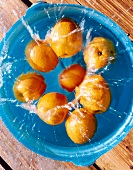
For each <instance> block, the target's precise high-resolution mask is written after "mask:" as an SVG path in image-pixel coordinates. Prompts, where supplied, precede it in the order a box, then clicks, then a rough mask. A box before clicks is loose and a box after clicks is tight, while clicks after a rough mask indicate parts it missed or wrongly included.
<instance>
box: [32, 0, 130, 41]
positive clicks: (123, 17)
mask: <svg viewBox="0 0 133 170" xmlns="http://www.w3.org/2000/svg"><path fill="white" fill-rule="evenodd" d="M31 2H33V3H35V2H37V0H31ZM45 2H48V3H51V2H52V3H71V4H81V5H84V6H87V7H90V8H93V9H95V10H98V11H100V12H102V13H103V14H105V15H107V16H108V17H109V18H111V19H112V20H114V21H115V22H116V23H117V24H118V25H119V26H120V27H121V28H122V29H123V30H124V31H125V32H126V34H128V35H129V38H130V39H131V41H133V31H132V30H133V1H132V0H120V1H118V0H111V1H110V0H45Z"/></svg>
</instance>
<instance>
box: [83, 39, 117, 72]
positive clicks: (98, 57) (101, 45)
mask: <svg viewBox="0 0 133 170" xmlns="http://www.w3.org/2000/svg"><path fill="white" fill-rule="evenodd" d="M115 53H116V52H115V47H114V45H113V42H112V41H110V40H108V39H105V38H103V37H96V38H94V39H93V40H92V41H91V42H90V43H89V44H87V46H86V48H85V50H84V61H85V63H86V64H87V68H88V70H90V71H93V72H94V71H95V70H98V69H100V68H102V67H104V66H106V65H107V64H108V63H112V62H113V61H114V60H115V58H116V55H115Z"/></svg>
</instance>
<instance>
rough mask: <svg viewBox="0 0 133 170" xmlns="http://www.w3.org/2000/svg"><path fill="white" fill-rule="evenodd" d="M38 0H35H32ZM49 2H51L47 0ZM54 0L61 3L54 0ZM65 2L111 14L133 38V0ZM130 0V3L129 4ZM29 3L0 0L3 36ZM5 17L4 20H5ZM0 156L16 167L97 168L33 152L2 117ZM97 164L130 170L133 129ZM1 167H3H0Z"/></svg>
mask: <svg viewBox="0 0 133 170" xmlns="http://www.w3.org/2000/svg"><path fill="white" fill-rule="evenodd" d="M33 1H34V2H36V0H32V2H33ZM47 2H50V1H49V0H47ZM53 2H54V3H59V2H62V1H61V0H60V1H57V0H54V1H53ZM63 2H64V3H73V4H74V3H75V4H77V3H78V4H82V5H85V6H88V7H92V8H94V9H97V10H99V11H101V12H102V13H104V14H107V15H108V16H109V17H112V14H114V15H113V19H114V21H117V23H118V24H120V25H121V27H122V28H123V29H124V30H125V31H126V32H127V33H130V38H131V39H133V31H132V28H133V25H132V24H133V21H132V19H133V17H132V16H133V15H132V14H133V3H132V0H127V1H126V0H121V1H117V0H114V1H111V2H110V0H107V1H106V0H103V1H102V0H101V1H100V0H82V1H81V0H77V1H76V0H64V1H63ZM126 2H127V3H126ZM26 9H27V6H26V5H24V3H22V2H21V1H20V0H14V1H12V0H3V1H0V19H1V18H2V20H0V39H2V37H4V35H5V33H6V31H7V30H8V29H9V28H10V27H11V26H12V25H13V24H14V23H15V22H16V21H17V20H18V19H19V18H20V17H21V16H22V15H24V14H25V11H26ZM3 18H4V19H3ZM0 155H1V156H2V158H3V159H4V160H5V161H6V162H7V163H8V164H9V165H10V166H11V167H12V169H13V170H29V169H31V170H96V168H95V167H94V166H90V167H77V166H75V165H73V164H72V163H63V162H59V161H54V160H51V159H46V158H44V157H42V156H40V155H37V154H35V153H33V152H32V151H30V150H28V149H27V148H25V147H24V146H23V145H22V144H20V143H19V142H18V141H17V140H16V139H15V138H14V137H13V136H12V135H11V134H10V132H9V131H8V130H7V128H6V127H5V125H4V124H3V122H2V121H1V120H0ZM96 164H97V165H98V166H99V167H100V168H101V169H102V170H118V169H120V170H131V169H133V129H132V130H131V131H130V133H129V134H128V135H127V137H126V138H125V139H124V140H123V141H122V142H121V143H120V144H119V145H117V146H116V147H115V148H114V149H112V150H111V151H109V152H108V153H106V154H104V155H103V156H101V157H100V158H99V159H98V160H97V161H96ZM0 168H1V169H2V167H0Z"/></svg>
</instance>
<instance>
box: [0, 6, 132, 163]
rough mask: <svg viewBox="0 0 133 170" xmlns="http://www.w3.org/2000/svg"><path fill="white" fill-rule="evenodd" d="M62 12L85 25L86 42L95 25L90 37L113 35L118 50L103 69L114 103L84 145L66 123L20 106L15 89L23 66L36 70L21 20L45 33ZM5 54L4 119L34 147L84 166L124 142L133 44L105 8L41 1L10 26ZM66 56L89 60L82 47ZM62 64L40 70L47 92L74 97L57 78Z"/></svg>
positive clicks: (0, 92)
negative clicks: (69, 132)
mask: <svg viewBox="0 0 133 170" xmlns="http://www.w3.org/2000/svg"><path fill="white" fill-rule="evenodd" d="M62 17H68V18H72V19H73V20H75V21H76V22H77V23H79V24H80V26H81V27H82V28H83V38H84V43H85V42H86V35H87V33H88V31H89V30H91V34H90V35H91V39H92V38H93V37H96V36H103V37H105V38H109V39H110V40H112V41H113V43H114V45H115V47H116V51H117V59H116V62H115V63H114V64H112V65H110V66H109V67H108V69H104V71H103V73H102V76H103V77H104V78H105V79H106V81H107V82H108V84H109V86H110V89H111V92H112V102H111V105H110V108H109V109H108V111H107V112H106V113H103V114H97V115H96V117H97V120H98V129H97V132H96V134H95V136H94V137H93V138H92V139H91V140H90V142H88V143H86V144H83V145H77V144H74V143H73V142H72V141H71V140H70V139H69V137H68V136H67V134H66V130H65V126H64V124H65V123H62V124H61V125H57V126H50V125H47V124H45V123H44V122H43V121H42V120H40V119H39V117H38V116H37V115H36V114H33V113H30V112H29V111H27V110H25V109H23V108H21V107H20V103H19V102H17V101H16V100H15V98H14V95H13V91H12V87H13V84H14V81H15V80H16V78H17V77H18V76H19V75H20V74H21V73H22V72H24V73H26V72H28V71H32V68H31V67H30V66H29V65H28V63H27V62H26V60H25V53H24V50H25V47H26V45H27V44H28V43H29V41H30V40H31V39H32V38H31V36H30V34H29V31H28V30H27V29H26V27H25V26H24V25H23V23H22V20H24V21H25V22H26V23H27V24H28V25H29V26H30V28H32V30H33V32H34V33H39V36H40V38H42V39H43V38H45V35H46V33H47V31H48V30H49V29H50V28H51V27H52V26H53V25H54V24H55V23H56V22H57V21H58V20H59V19H60V18H62ZM0 58H1V59H0V65H1V71H0V76H1V77H0V78H1V84H0V85H1V89H0V100H1V102H0V104H1V117H2V120H3V122H4V123H5V125H6V126H7V128H8V129H9V130H10V131H11V133H12V134H13V135H14V136H15V137H16V138H17V139H18V140H19V141H20V142H21V143H22V144H24V145H25V146H26V147H27V148H29V149H31V150H32V151H34V152H36V153H38V154H40V155H43V156H45V157H48V158H52V159H55V160H60V161H66V162H67V161H68V162H73V163H74V164H76V165H80V166H85V165H91V164H92V163H94V162H95V160H96V159H98V158H99V157H100V156H101V155H102V154H104V153H106V152H107V151H109V150H110V149H112V148H113V147H114V146H116V145H117V144H118V143H119V142H121V140H122V139H123V138H124V137H125V136H126V135H127V133H128V132H129V131H130V130H131V128H132V127H133V46H132V44H131V42H130V40H129V38H128V37H127V35H126V34H125V32H124V31H123V30H122V29H121V28H120V27H119V26H118V25H117V24H116V23H115V22H113V21H112V20H111V19H109V18H108V17H107V16H105V15H103V14H101V13H100V12H97V11H95V10H93V9H89V8H86V7H83V6H80V5H70V4H67V5H66V4H56V5H55V4H45V3H37V4H35V5H33V6H32V7H31V8H29V9H28V10H27V12H26V15H25V16H24V17H23V19H22V18H21V19H20V20H19V21H18V22H16V23H15V24H14V25H13V27H12V28H11V29H10V30H9V31H8V32H7V34H6V36H5V38H4V39H3V41H2V42H1V43H0ZM62 62H63V64H64V66H66V67H67V66H69V65H70V64H72V63H80V64H82V65H83V66H85V65H84V61H83V55H82V52H80V53H78V54H77V55H75V56H74V57H72V58H70V59H64V60H62ZM62 69H63V68H62V64H59V65H58V66H57V67H56V69H55V70H53V71H51V72H50V73H46V74H45V73H40V74H42V75H43V76H44V77H45V79H46V83H47V84H48V88H47V91H46V92H49V91H58V92H61V93H64V94H65V95H66V96H67V97H68V100H69V101H70V100H72V98H73V97H74V95H73V93H69V92H66V91H65V90H63V89H61V87H60V86H59V84H58V73H59V72H60V71H61V70H62ZM51 89H52V90H51Z"/></svg>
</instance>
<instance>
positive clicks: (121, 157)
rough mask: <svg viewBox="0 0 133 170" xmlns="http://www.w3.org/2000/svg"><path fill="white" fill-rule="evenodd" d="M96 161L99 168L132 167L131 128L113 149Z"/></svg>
mask: <svg viewBox="0 0 133 170" xmlns="http://www.w3.org/2000/svg"><path fill="white" fill-rule="evenodd" d="M96 163H97V164H98V166H99V167H100V168H101V169H104V168H105V169H107V170H118V169H120V170H131V169H133V129H132V130H131V131H130V133H129V134H128V135H127V136H126V138H125V139H124V140H123V141H122V142H121V143H120V144H119V145H117V146H116V147H115V148H114V149H112V150H111V151H109V152H108V153H106V154H104V155H103V156H101V157H100V158H99V159H98V160H97V161H96Z"/></svg>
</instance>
